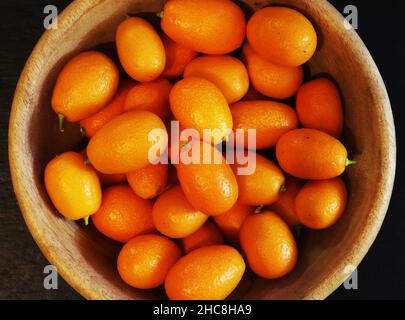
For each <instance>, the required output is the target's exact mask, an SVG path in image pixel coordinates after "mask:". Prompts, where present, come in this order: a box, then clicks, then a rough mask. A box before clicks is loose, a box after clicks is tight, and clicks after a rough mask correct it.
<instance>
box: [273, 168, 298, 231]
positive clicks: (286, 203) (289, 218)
mask: <svg viewBox="0 0 405 320" xmlns="http://www.w3.org/2000/svg"><path fill="white" fill-rule="evenodd" d="M302 184H303V183H302V181H301V180H299V179H296V178H293V177H290V176H288V177H287V179H286V182H285V188H284V190H283V191H282V192H280V195H279V198H278V200H277V201H276V202H275V203H273V204H272V205H270V206H269V207H268V209H269V210H271V211H274V212H275V213H277V214H278V215H279V216H280V217H281V219H283V220H284V221H285V222H286V223H287V224H288V226H289V227H290V228H294V227H297V226H298V225H300V224H301V223H300V220H299V219H298V217H297V213H296V211H295V198H296V197H297V194H298V192H299V191H300V190H301V187H302Z"/></svg>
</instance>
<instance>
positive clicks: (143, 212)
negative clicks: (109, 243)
mask: <svg viewBox="0 0 405 320" xmlns="http://www.w3.org/2000/svg"><path fill="white" fill-rule="evenodd" d="M91 218H92V221H93V223H94V225H95V227H96V228H97V230H98V231H100V232H101V233H102V234H104V235H105V236H107V237H109V238H110V239H113V240H115V241H119V242H127V241H128V240H130V239H132V238H133V237H135V236H137V235H140V234H144V233H149V232H152V231H154V227H153V221H152V202H151V201H150V200H144V199H141V198H140V197H138V196H137V195H136V194H135V193H134V192H133V191H132V189H131V188H130V187H129V186H128V185H126V184H121V185H116V186H112V187H109V188H107V189H104V191H103V200H102V203H101V206H100V208H99V209H98V211H97V212H96V213H95V214H93V215H92V216H91Z"/></svg>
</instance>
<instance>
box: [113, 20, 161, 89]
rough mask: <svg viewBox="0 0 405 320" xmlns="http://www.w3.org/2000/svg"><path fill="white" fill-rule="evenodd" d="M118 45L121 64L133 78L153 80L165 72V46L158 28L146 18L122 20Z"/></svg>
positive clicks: (117, 33)
mask: <svg viewBox="0 0 405 320" xmlns="http://www.w3.org/2000/svg"><path fill="white" fill-rule="evenodd" d="M140 39H142V41H139V40H140ZM116 45H117V51H118V57H119V59H120V62H121V65H122V67H123V68H124V70H125V71H126V72H127V73H128V75H129V76H130V77H131V78H133V79H135V80H137V81H140V82H145V81H152V80H154V79H156V78H157V77H159V76H160V74H161V73H162V72H163V70H164V68H165V64H166V55H165V48H164V46H163V43H162V40H161V39H160V37H159V35H158V33H157V32H156V30H155V29H154V28H153V27H152V25H151V24H150V23H149V22H147V21H146V20H145V19H142V18H135V17H134V18H128V19H126V20H124V21H123V22H121V23H120V25H119V26H118V28H117V32H116Z"/></svg>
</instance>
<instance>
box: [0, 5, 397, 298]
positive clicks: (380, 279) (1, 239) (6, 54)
mask: <svg viewBox="0 0 405 320" xmlns="http://www.w3.org/2000/svg"><path fill="white" fill-rule="evenodd" d="M297 1H299V0H297ZM70 2H71V1H68V0H1V1H0V35H1V42H0V43H1V46H0V48H1V51H0V90H1V91H0V299H81V296H80V295H79V294H78V293H76V292H75V291H74V290H73V289H72V288H70V286H69V285H68V284H66V283H65V282H64V281H63V279H61V278H60V279H59V289H58V290H50V291H48V290H45V289H44V288H43V277H44V275H43V273H42V272H43V268H44V266H45V265H47V264H48V262H47V260H46V259H45V258H44V256H43V255H42V253H41V252H40V250H39V248H38V247H37V246H36V244H35V242H34V241H33V239H32V237H31V235H30V233H29V231H28V229H27V227H26V226H25V223H24V221H23V218H22V216H21V214H20V210H19V208H18V205H17V202H16V200H15V197H14V193H13V188H12V185H11V180H10V174H9V167H8V158H7V131H8V118H9V112H10V108H11V103H12V98H13V92H14V89H15V86H16V83H17V80H18V77H19V74H20V72H21V70H22V68H23V66H24V63H25V61H26V59H27V58H28V56H29V54H30V52H31V50H32V48H33V47H34V45H35V43H36V42H37V40H38V39H39V37H40V36H41V34H42V32H43V31H44V29H43V26H42V22H43V19H44V17H45V15H44V14H43V13H42V11H43V8H44V6H45V5H47V4H54V5H56V6H57V8H58V9H59V12H60V11H61V10H62V9H63V8H64V7H66V6H67V5H68V4H69V3H70ZM330 2H331V3H332V4H333V5H335V6H336V8H337V9H338V10H339V11H340V12H343V8H344V7H345V6H346V5H356V6H357V8H358V12H359V29H358V33H359V34H360V36H361V38H362V39H363V41H364V42H365V44H366V45H367V47H368V49H369V50H370V52H371V54H372V55H373V57H374V59H375V61H376V63H377V65H378V67H379V69H380V71H381V74H382V76H383V78H384V80H385V84H386V86H387V90H388V93H389V96H390V98H391V103H392V110H393V113H394V118H395V124H396V134H397V147H398V163H397V174H396V182H395V187H394V193H393V196H392V200H391V205H390V208H389V211H388V213H387V216H386V218H385V221H384V224H383V227H382V230H381V232H380V233H379V235H378V238H377V239H376V241H375V243H374V245H373V246H372V248H371V250H370V251H369V253H368V254H367V256H366V257H365V259H364V260H363V262H362V263H361V265H360V266H359V269H358V280H359V289H358V290H345V289H344V288H343V287H340V288H339V289H338V290H337V291H336V292H335V293H334V294H332V295H331V296H330V299H405V275H404V272H405V249H404V244H403V238H402V235H401V232H402V233H403V234H405V206H404V203H403V202H402V201H401V200H402V199H401V197H402V196H403V194H404V190H405V185H404V179H401V178H403V176H404V175H405V172H404V169H405V168H404V165H403V164H402V163H401V162H403V161H404V160H405V158H404V153H403V151H402V150H401V149H402V148H401V147H402V145H401V144H402V143H403V141H404V138H405V136H404V129H402V126H401V120H402V119H405V117H404V115H405V111H404V108H405V105H404V102H405V81H404V78H405V68H404V59H405V45H404V41H405V40H404V39H405V38H404V36H403V31H404V30H405V28H404V25H403V24H404V17H403V12H404V9H405V5H404V1H403V0H386V1H367V0H363V1H360V0H332V1H330ZM370 130H373V128H370Z"/></svg>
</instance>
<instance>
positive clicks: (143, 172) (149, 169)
mask: <svg viewBox="0 0 405 320" xmlns="http://www.w3.org/2000/svg"><path fill="white" fill-rule="evenodd" d="M167 179H168V165H167V164H165V163H157V164H150V165H148V166H146V167H143V168H140V169H137V170H135V171H132V172H130V173H127V180H128V183H129V185H130V186H131V188H132V190H134V192H135V193H136V194H137V195H138V196H139V197H141V198H143V199H152V198H155V197H156V196H157V195H159V194H160V193H161V192H162V191H163V190H164V188H165V187H166V185H167Z"/></svg>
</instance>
